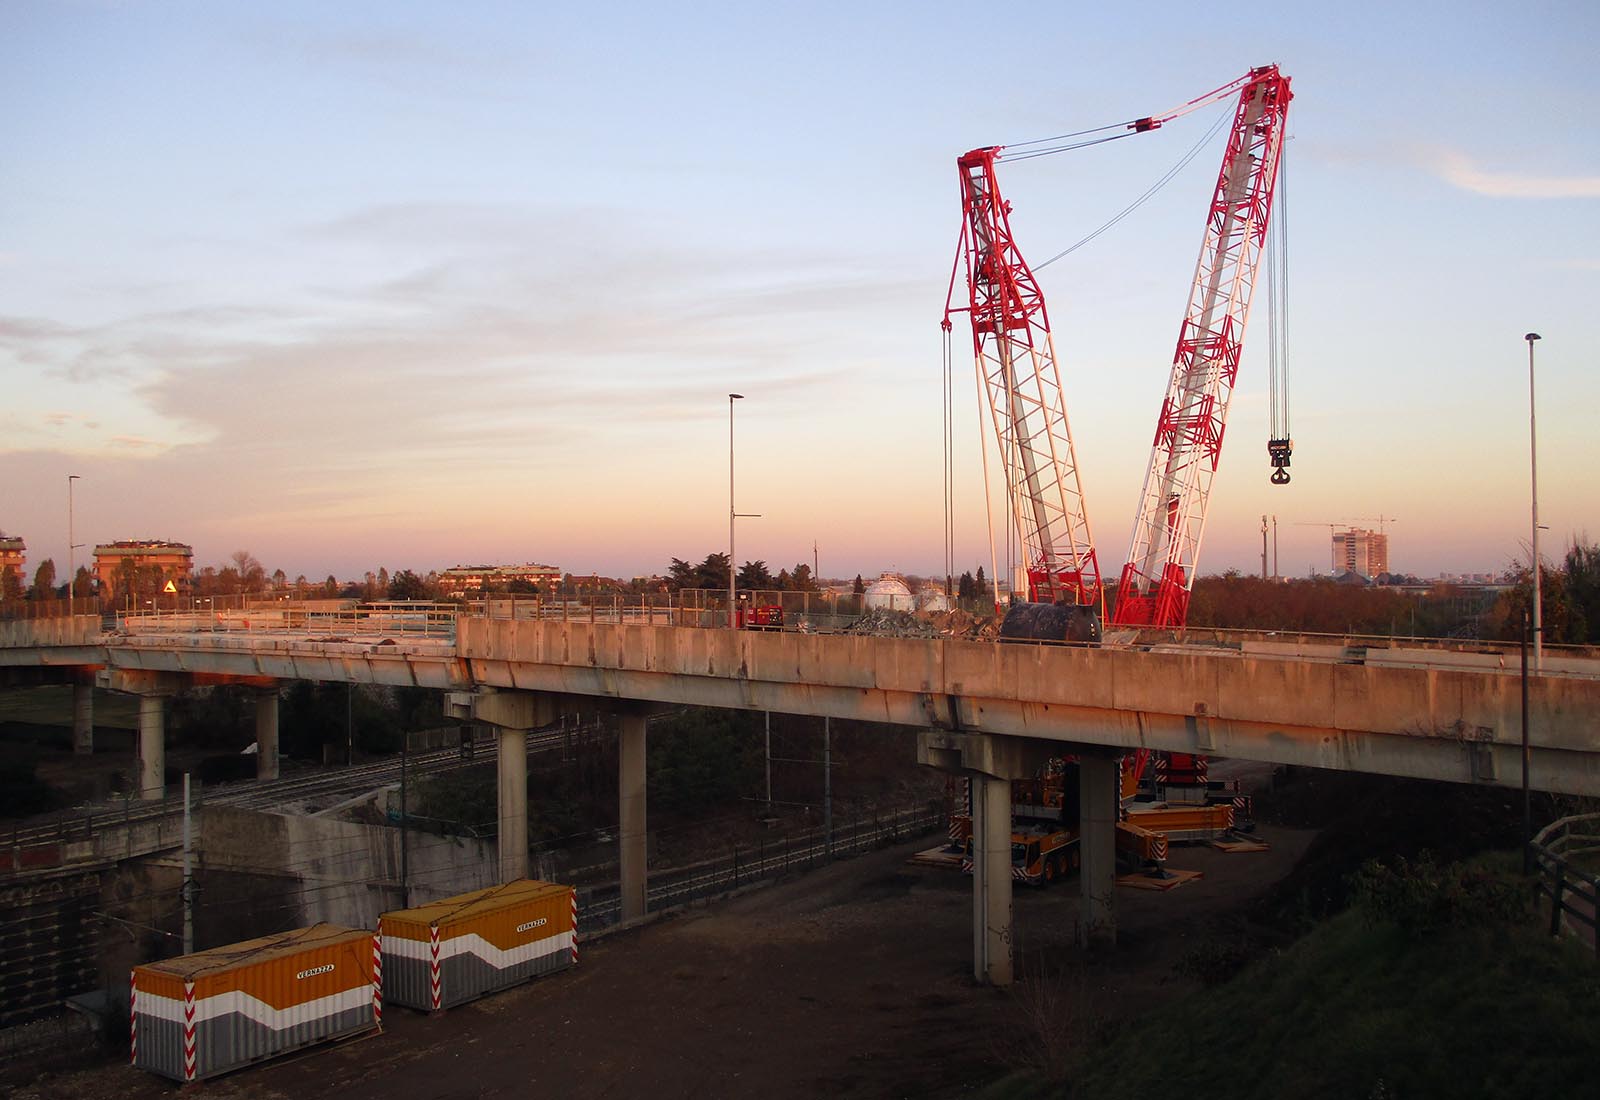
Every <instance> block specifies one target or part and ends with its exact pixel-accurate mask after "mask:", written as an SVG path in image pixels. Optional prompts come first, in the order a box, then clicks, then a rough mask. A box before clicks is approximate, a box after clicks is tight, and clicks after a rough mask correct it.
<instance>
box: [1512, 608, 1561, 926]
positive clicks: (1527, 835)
mask: <svg viewBox="0 0 1600 1100" xmlns="http://www.w3.org/2000/svg"><path fill="white" fill-rule="evenodd" d="M1521 648H1522V873H1523V874H1524V875H1529V874H1532V873H1533V802H1532V800H1531V798H1530V796H1529V794H1528V751H1529V750H1528V613H1527V612H1526V611H1524V612H1523V613H1522V647H1521ZM1560 904H1561V903H1560V901H1559V900H1558V901H1557V902H1556V905H1557V906H1559V905H1560Z"/></svg>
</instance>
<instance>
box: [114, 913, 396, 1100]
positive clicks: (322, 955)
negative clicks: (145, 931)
mask: <svg viewBox="0 0 1600 1100" xmlns="http://www.w3.org/2000/svg"><path fill="white" fill-rule="evenodd" d="M382 973H383V971H382V960H381V957H380V956H379V953H378V942H377V937H376V936H375V935H373V933H371V932H367V931H361V930H357V929H353V928H342V927H340V926H338V925H334V924H316V925H313V926H311V927H310V928H300V929H296V930H295V931H293V932H285V933H282V934H280V935H276V936H264V937H262V938H261V939H257V940H247V941H245V942H244V943H235V944H229V945H228V946H226V947H217V948H213V949H212V950H210V951H200V952H197V953H195V954H193V955H182V956H179V957H178V958H176V959H167V960H165V961H163V962H157V963H148V964H146V965H144V966H139V967H135V968H134V970H133V978H132V983H131V986H130V989H129V1011H130V1021H131V1022H130V1029H131V1034H130V1040H131V1044H132V1045H131V1049H130V1052H129V1053H130V1058H131V1060H132V1062H133V1064H134V1065H135V1066H136V1067H138V1068H139V1069H147V1070H150V1071H151V1072H152V1073H159V1074H161V1075H163V1076H165V1077H170V1078H172V1079H173V1080H174V1081H195V1080H199V1079H201V1078H204V1077H211V1076H214V1075H216V1074H218V1073H226V1072H227V1071H228V1070H231V1069H237V1068H238V1067H240V1066H243V1065H246V1064H248V1063H250V1062H255V1061H259V1060H260V1059H263V1058H270V1057H272V1056H273V1055H275V1054H281V1053H282V1052H284V1051H287V1050H293V1049H295V1048H296V1047H302V1046H306V1045H307V1044H310V1043H318V1042H322V1041H323V1040H326V1039H332V1038H336V1037H338V1036H342V1035H352V1034H355V1033H357V1032H360V1031H366V1030H370V1029H375V1028H377V1027H378V1025H379V1024H380V1023H381V1022H382V1013H383V1001H382Z"/></svg>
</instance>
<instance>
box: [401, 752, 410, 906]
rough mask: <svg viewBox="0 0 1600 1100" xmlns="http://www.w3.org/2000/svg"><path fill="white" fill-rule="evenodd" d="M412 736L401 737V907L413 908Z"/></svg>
mask: <svg viewBox="0 0 1600 1100" xmlns="http://www.w3.org/2000/svg"><path fill="white" fill-rule="evenodd" d="M410 749H411V734H410V732H409V731H407V732H405V733H403V734H401V735H400V907H401V908H402V909H408V908H410V907H411V874H410V871H411V847H410V845H409V844H408V843H407V840H408V839H409V837H408V836H407V832H406V826H407V821H408V818H407V814H406V765H407V763H408V762H409V760H410Z"/></svg>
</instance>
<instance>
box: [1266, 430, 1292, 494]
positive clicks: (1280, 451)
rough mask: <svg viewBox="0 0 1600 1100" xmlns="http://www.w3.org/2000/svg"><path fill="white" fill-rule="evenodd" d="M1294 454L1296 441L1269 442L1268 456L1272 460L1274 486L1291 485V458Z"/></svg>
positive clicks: (1270, 440) (1275, 440)
mask: <svg viewBox="0 0 1600 1100" xmlns="http://www.w3.org/2000/svg"><path fill="white" fill-rule="evenodd" d="M1293 453H1294V440H1292V439H1269V440H1267V455H1268V457H1270V458H1271V459H1272V484H1274V485H1287V484H1289V456H1290V455H1291V454H1293Z"/></svg>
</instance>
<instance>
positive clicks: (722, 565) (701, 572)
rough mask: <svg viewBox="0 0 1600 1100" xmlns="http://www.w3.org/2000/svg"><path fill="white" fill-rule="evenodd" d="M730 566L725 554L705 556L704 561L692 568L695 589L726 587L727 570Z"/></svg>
mask: <svg viewBox="0 0 1600 1100" xmlns="http://www.w3.org/2000/svg"><path fill="white" fill-rule="evenodd" d="M731 568H732V564H731V563H730V562H729V561H728V555H726V554H707V555H706V558H705V560H704V561H702V562H701V563H700V564H699V565H697V566H695V567H694V574H695V576H694V579H695V587H696V588H717V589H723V588H727V587H728V576H729V570H730V569H731Z"/></svg>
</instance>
